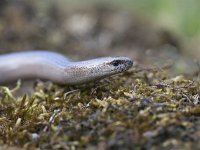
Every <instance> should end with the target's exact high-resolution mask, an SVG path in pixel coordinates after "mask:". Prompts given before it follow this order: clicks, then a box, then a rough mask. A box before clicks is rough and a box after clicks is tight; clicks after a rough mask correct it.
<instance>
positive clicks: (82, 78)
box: [0, 51, 133, 85]
mask: <svg viewBox="0 0 200 150" xmlns="http://www.w3.org/2000/svg"><path fill="white" fill-rule="evenodd" d="M132 64H133V61H132V60H131V59H130V58H127V57H101V58H96V59H91V60H85V61H78V62H73V61H70V60H69V59H68V58H66V57H65V56H63V55H62V54H59V53H55V52H49V51H28V52H17V53H10V54H3V55H0V84H2V83H7V82H11V81H15V80H18V79H32V78H39V79H46V80H51V81H53V82H56V83H59V84H69V85H76V84H82V83H86V82H90V81H96V80H99V79H102V78H104V77H107V76H111V75H114V74H117V73H121V72H124V71H126V70H128V69H129V68H130V67H131V66H132Z"/></svg>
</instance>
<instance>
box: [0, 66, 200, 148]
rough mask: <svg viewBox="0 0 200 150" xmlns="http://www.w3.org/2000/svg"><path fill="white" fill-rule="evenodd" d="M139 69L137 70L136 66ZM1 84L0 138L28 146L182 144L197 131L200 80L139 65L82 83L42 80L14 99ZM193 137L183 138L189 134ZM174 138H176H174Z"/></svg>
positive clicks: (13, 143)
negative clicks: (122, 72) (129, 69)
mask: <svg viewBox="0 0 200 150" xmlns="http://www.w3.org/2000/svg"><path fill="white" fill-rule="evenodd" d="M137 70H138V71H137ZM19 89H20V85H19V84H18V86H17V88H14V90H12V89H9V88H7V87H1V93H0V94H1V98H0V99H1V100H0V112H1V117H0V123H1V126H0V134H1V136H0V142H1V144H3V145H10V146H11V145H15V146H19V147H24V148H36V147H40V148H45V149H47V148H69V149H72V148H80V149H82V148H86V147H87V148H89V147H91V148H92V147H101V146H103V147H107V148H117V147H118V148H120V147H121V148H122V147H123V148H127V149H128V148H133V147H135V148H147V147H146V146H147V145H148V146H149V147H151V148H153V147H154V146H155V145H157V148H159V147H170V146H175V147H183V146H184V145H186V144H188V143H190V142H192V140H190V138H191V139H192V138H195V137H196V136H198V134H191V135H190V134H189V132H190V129H192V130H194V131H195V129H196V128H195V123H197V122H196V121H194V120H193V118H194V117H195V116H198V115H199V114H200V113H199V112H200V111H199V110H200V109H199V99H198V92H199V81H198V80H196V81H191V80H189V79H187V78H185V77H183V76H177V77H174V78H171V77H169V76H167V70H160V69H156V68H154V69H141V68H140V67H137V68H135V69H134V70H132V71H129V72H127V73H124V74H122V75H119V76H115V77H110V78H109V79H105V80H102V81H99V82H96V83H91V84H89V85H82V86H75V87H69V86H59V85H55V84H51V83H50V84H46V83H44V82H39V83H38V84H37V85H36V86H35V89H34V93H33V94H32V95H31V96H27V95H23V96H21V97H18V98H16V97H15V96H13V92H14V91H15V92H16V91H17V90H19ZM184 135H185V136H186V135H187V136H188V137H187V138H189V139H188V140H187V142H185V136H184ZM171 138H173V139H174V140H175V141H176V142H174V143H173V142H170V141H169V140H170V139H171Z"/></svg>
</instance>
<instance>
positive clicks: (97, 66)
mask: <svg viewBox="0 0 200 150" xmlns="http://www.w3.org/2000/svg"><path fill="white" fill-rule="evenodd" d="M132 65H133V61H132V60H131V59H130V58H128V57H102V58H96V59H92V60H87V61H81V62H75V63H73V65H72V64H71V66H73V67H71V68H70V69H68V70H70V72H69V71H68V73H67V75H69V77H70V78H71V84H79V83H85V82H89V81H95V80H98V79H102V78H105V77H107V76H111V75H114V74H118V73H121V72H124V71H126V70H128V69H129V68H131V66H132Z"/></svg>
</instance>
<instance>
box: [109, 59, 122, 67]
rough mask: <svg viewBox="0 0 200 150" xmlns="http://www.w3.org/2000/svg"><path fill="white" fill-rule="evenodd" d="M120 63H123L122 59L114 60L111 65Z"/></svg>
mask: <svg viewBox="0 0 200 150" xmlns="http://www.w3.org/2000/svg"><path fill="white" fill-rule="evenodd" d="M120 64H121V61H120V60H114V61H112V62H111V65H113V66H115V67H117V66H119V65H120Z"/></svg>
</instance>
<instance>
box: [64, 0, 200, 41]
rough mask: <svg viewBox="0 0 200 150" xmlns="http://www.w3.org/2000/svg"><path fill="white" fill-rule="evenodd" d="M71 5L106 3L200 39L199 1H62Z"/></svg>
mask: <svg viewBox="0 0 200 150" xmlns="http://www.w3.org/2000/svg"><path fill="white" fill-rule="evenodd" d="M61 1H63V2H68V3H69V4H70V5H73V4H75V5H88V4H90V3H96V2H104V3H110V4H111V5H116V6H118V7H125V8H126V9H129V10H131V11H134V12H135V13H140V14H141V16H144V17H146V18H149V19H153V20H154V21H155V23H158V24H160V25H161V26H164V27H167V28H169V29H171V30H172V31H174V32H177V33H178V34H180V35H183V36H185V37H190V38H191V37H192V38H193V37H198V36H199V34H200V19H199V14H200V1H199V0H123V1H122V0H110V1H106V0H85V1H84V2H83V1H80V0H74V1H71V0H61Z"/></svg>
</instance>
